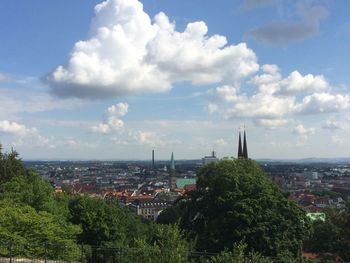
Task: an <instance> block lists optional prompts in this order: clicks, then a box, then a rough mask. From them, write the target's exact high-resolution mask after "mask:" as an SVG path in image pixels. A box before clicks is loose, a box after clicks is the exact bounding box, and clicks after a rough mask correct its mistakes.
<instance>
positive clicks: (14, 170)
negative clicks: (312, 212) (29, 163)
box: [0, 144, 25, 184]
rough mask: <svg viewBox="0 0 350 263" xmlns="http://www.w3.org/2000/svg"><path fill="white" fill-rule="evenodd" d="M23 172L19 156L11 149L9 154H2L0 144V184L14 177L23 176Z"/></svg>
mask: <svg viewBox="0 0 350 263" xmlns="http://www.w3.org/2000/svg"><path fill="white" fill-rule="evenodd" d="M24 172H25V168H24V165H23V163H22V160H21V159H20V158H19V154H18V153H17V152H16V151H15V150H13V149H11V151H10V152H9V153H3V152H2V146H1V144H0V184H1V183H3V182H6V181H9V180H10V179H11V178H13V177H15V176H18V175H23V174H24Z"/></svg>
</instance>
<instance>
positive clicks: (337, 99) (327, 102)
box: [295, 92, 350, 114]
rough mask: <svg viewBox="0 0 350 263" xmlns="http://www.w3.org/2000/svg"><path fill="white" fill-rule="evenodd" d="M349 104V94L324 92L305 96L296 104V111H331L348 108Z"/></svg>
mask: <svg viewBox="0 0 350 263" xmlns="http://www.w3.org/2000/svg"><path fill="white" fill-rule="evenodd" d="M349 106H350V97H349V95H342V94H331V93H326V92H322V93H314V94H312V95H309V96H306V97H304V98H303V100H302V102H301V103H298V104H297V105H296V106H295V111H296V112H297V113H299V114H315V113H329V112H339V111H342V110H347V109H349Z"/></svg>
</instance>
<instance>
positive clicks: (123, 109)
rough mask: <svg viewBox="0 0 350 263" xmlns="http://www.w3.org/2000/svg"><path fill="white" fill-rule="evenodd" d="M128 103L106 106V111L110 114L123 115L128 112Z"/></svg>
mask: <svg viewBox="0 0 350 263" xmlns="http://www.w3.org/2000/svg"><path fill="white" fill-rule="evenodd" d="M128 109H129V105H128V104H127V103H124V102H121V103H118V104H115V105H112V106H110V107H108V109H107V112H108V114H109V115H110V116H115V117H123V116H124V115H126V114H127V113H128Z"/></svg>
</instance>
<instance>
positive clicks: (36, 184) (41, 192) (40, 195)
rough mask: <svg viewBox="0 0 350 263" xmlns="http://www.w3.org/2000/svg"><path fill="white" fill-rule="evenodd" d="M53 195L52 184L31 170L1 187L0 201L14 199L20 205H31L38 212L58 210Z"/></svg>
mask: <svg viewBox="0 0 350 263" xmlns="http://www.w3.org/2000/svg"><path fill="white" fill-rule="evenodd" d="M53 194H54V192H53V188H52V186H51V185H50V183H49V182H47V181H45V180H44V179H43V178H42V177H41V176H39V175H38V174H36V173H35V172H33V171H31V170H28V171H26V172H25V173H24V174H19V175H17V176H15V177H13V178H11V179H10V180H8V181H6V182H4V183H3V184H1V185H0V199H5V198H8V199H12V200H13V201H16V202H18V203H22V204H27V205H30V206H31V207H34V208H35V209H36V210H37V211H47V212H52V211H55V210H56V207H55V204H54V200H53Z"/></svg>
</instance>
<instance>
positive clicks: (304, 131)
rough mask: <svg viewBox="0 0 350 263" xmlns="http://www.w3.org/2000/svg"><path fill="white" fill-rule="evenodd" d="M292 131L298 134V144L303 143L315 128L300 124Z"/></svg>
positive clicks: (313, 132)
mask: <svg viewBox="0 0 350 263" xmlns="http://www.w3.org/2000/svg"><path fill="white" fill-rule="evenodd" d="M293 133H294V134H296V135H297V136H298V143H297V144H298V145H299V146H301V145H304V144H305V142H306V141H307V139H308V138H309V136H310V135H313V134H315V128H312V127H311V128H306V127H304V126H303V125H302V124H298V125H297V126H295V127H294V130H293Z"/></svg>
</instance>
